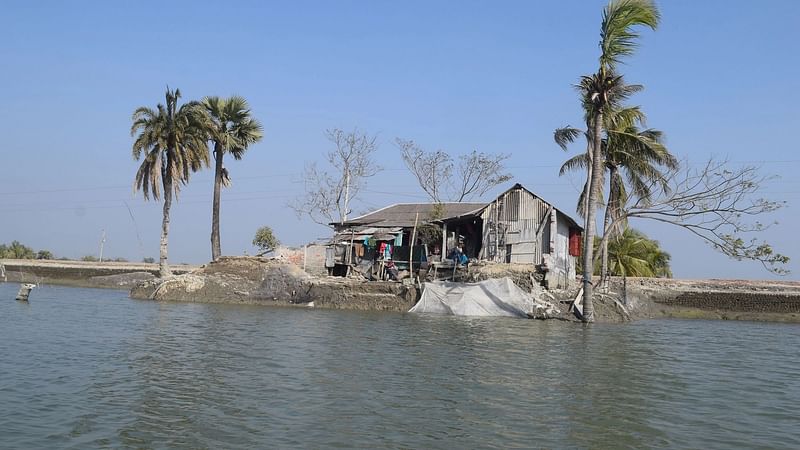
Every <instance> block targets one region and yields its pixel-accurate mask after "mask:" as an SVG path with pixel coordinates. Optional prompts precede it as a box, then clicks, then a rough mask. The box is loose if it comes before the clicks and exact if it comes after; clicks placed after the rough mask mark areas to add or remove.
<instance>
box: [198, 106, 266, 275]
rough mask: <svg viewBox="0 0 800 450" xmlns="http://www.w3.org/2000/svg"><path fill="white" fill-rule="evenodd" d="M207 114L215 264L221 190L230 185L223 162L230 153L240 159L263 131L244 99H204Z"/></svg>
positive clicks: (217, 255) (218, 248)
mask: <svg viewBox="0 0 800 450" xmlns="http://www.w3.org/2000/svg"><path fill="white" fill-rule="evenodd" d="M202 104H203V107H204V108H205V110H206V112H207V113H208V118H209V127H208V130H207V131H208V135H209V138H210V139H211V141H212V142H213V143H214V150H213V152H214V201H213V204H212V207H211V259H212V260H213V261H216V260H217V259H219V256H220V254H221V250H220V238H219V205H220V193H221V190H222V187H223V186H225V187H227V186H229V185H230V177H229V175H228V170H227V169H225V166H224V165H223V158H224V156H225V154H226V153H230V154H231V156H233V157H234V159H237V160H238V159H242V156H243V155H244V152H245V151H246V150H247V148H248V147H249V146H250V145H251V144H255V143H256V142H258V141H260V140H261V137H262V136H263V134H262V128H261V124H260V123H259V122H258V120H256V119H254V118H253V117H252V116H251V115H250V107H249V106H248V105H247V101H246V100H245V99H244V98H243V97H239V96H236V95H234V96H232V97H229V98H220V97H206V98H204V99H203V101H202Z"/></svg>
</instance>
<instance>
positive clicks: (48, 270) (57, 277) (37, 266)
mask: <svg viewBox="0 0 800 450" xmlns="http://www.w3.org/2000/svg"><path fill="white" fill-rule="evenodd" d="M170 267H171V269H172V271H173V273H175V274H182V273H187V272H189V271H191V270H194V269H196V266H188V265H184V264H181V265H175V266H170ZM157 274H158V264H147V263H125V262H103V263H99V262H87V261H60V260H29V259H0V281H8V282H26V283H42V284H63V285H69V286H85V287H105V288H119V289H125V288H130V287H131V286H132V285H133V284H135V283H137V282H140V281H143V280H148V279H152V278H154V277H155V276H156V275H157Z"/></svg>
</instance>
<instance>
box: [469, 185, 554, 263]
mask: <svg viewBox="0 0 800 450" xmlns="http://www.w3.org/2000/svg"><path fill="white" fill-rule="evenodd" d="M548 209H550V205H548V204H547V203H545V202H544V201H542V200H541V199H539V198H537V197H535V196H534V195H532V194H531V193H529V192H527V191H525V190H524V189H514V190H511V191H508V192H506V193H505V194H503V195H501V196H500V197H499V198H497V200H495V201H494V202H492V203H490V204H489V207H487V208H486V209H485V210H484V211H483V214H482V215H481V218H482V219H483V224H484V227H483V248H482V250H481V258H483V259H487V260H490V261H498V262H518V263H529V264H540V263H541V262H542V254H543V253H548V252H549V251H550V248H549V238H548V239H545V237H546V234H547V231H548V229H549V226H548V224H545V225H544V226H545V229H544V230H543V232H542V233H541V235H540V236H539V239H538V240H536V231H537V229H538V228H539V225H540V224H541V223H542V219H544V216H545V215H546V214H547V211H548ZM549 220H550V218H548V222H549Z"/></svg>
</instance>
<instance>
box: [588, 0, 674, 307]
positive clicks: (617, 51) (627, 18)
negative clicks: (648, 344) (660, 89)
mask: <svg viewBox="0 0 800 450" xmlns="http://www.w3.org/2000/svg"><path fill="white" fill-rule="evenodd" d="M659 19H660V15H659V12H658V9H657V8H656V6H655V4H654V3H653V2H652V0H611V2H609V3H608V5H607V6H606V7H605V9H604V10H603V22H602V24H601V29H600V58H599V68H598V70H597V72H596V73H594V74H592V75H590V76H584V77H582V78H581V82H580V85H581V86H582V89H583V91H584V92H585V93H586V95H584V96H583V99H584V103H585V105H584V108H585V110H586V111H588V112H589V114H587V115H586V117H587V124H588V125H589V129H588V130H587V131H588V132H589V136H590V139H591V141H590V146H591V174H590V176H589V178H588V188H587V189H586V191H587V196H586V217H585V220H586V226H585V231H586V232H585V236H584V245H583V248H584V252H583V304H584V314H583V319H584V321H586V322H592V321H594V308H593V305H592V291H593V289H592V273H593V268H594V248H593V245H592V242H593V240H594V236H595V234H596V231H595V226H594V225H593V224H594V222H595V217H596V213H597V198H598V195H599V192H600V191H601V189H602V179H601V176H602V173H603V170H602V168H603V148H602V142H603V133H604V123H605V119H604V115H605V114H606V113H607V112H608V110H609V109H610V108H611V107H613V101H612V100H613V97H614V95H613V94H614V92H615V91H618V90H620V89H621V88H623V87H624V86H625V84H624V82H623V80H622V77H621V76H620V75H618V74H617V73H616V69H617V66H618V65H619V63H620V62H621V61H622V59H623V58H624V57H626V56H630V55H632V54H633V52H634V50H635V49H636V46H637V39H638V37H639V34H638V33H637V32H636V31H635V28H636V27H638V26H645V27H649V28H651V29H655V28H656V27H657V26H658V22H659Z"/></svg>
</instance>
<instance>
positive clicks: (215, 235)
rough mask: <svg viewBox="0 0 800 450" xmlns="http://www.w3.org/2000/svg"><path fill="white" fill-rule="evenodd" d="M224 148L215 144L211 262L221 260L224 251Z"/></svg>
mask: <svg viewBox="0 0 800 450" xmlns="http://www.w3.org/2000/svg"><path fill="white" fill-rule="evenodd" d="M222 157H223V153H222V146H220V145H219V143H217V142H215V143H214V158H215V160H216V162H215V166H214V201H213V203H212V206H211V260H212V261H216V260H218V259H219V257H220V255H221V254H222V251H221V250H220V242H219V199H220V191H222Z"/></svg>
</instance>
